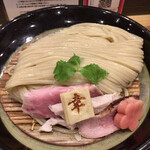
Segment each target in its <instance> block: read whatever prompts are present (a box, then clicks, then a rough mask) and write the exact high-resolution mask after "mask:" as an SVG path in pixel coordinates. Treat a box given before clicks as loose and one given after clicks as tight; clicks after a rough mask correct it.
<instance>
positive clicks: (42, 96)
mask: <svg viewBox="0 0 150 150" xmlns="http://www.w3.org/2000/svg"><path fill="white" fill-rule="evenodd" d="M84 86H88V87H89V90H90V95H91V97H96V96H100V95H102V92H101V91H100V90H99V89H98V87H97V86H95V85H91V84H83V85H77V86H69V87H60V86H50V87H44V88H40V89H36V90H32V91H31V92H28V93H26V94H25V96H24V99H23V105H22V110H23V111H24V112H25V113H27V114H29V115H31V116H33V117H42V118H50V117H56V116H55V114H54V113H53V112H52V111H51V110H50V109H49V108H48V106H49V105H54V104H57V103H60V102H61V100H60V94H61V93H65V92H68V91H72V90H75V89H77V88H80V87H84Z"/></svg>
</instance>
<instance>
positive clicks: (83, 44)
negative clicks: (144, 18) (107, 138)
mask: <svg viewBox="0 0 150 150" xmlns="http://www.w3.org/2000/svg"><path fill="white" fill-rule="evenodd" d="M142 45H143V39H142V38H140V37H138V36H136V35H133V34H130V33H128V32H127V31H125V30H123V29H120V28H117V27H113V26H109V25H100V24H94V23H82V24H77V25H73V26H71V27H69V28H65V29H63V30H60V31H58V32H56V33H52V34H49V35H47V36H45V37H42V38H40V39H39V40H37V41H36V42H34V43H31V44H30V45H29V46H28V47H27V48H26V49H25V50H24V51H22V52H21V53H20V56H19V59H18V63H17V65H16V66H15V69H14V73H13V75H12V76H11V78H10V80H9V81H8V82H7V84H6V89H7V90H8V92H9V94H10V95H11V97H13V98H14V99H16V100H18V101H20V102H22V99H23V96H24V94H25V93H26V92H28V91H30V90H32V89H36V88H40V87H43V86H50V85H78V84H83V83H87V82H88V83H90V82H89V81H88V80H87V79H86V78H85V77H83V76H82V75H81V74H80V73H79V72H77V73H75V75H74V76H73V77H72V78H71V79H70V80H69V81H66V82H63V83H58V82H57V81H56V80H55V79H54V75H53V70H54V68H55V66H56V62H57V61H59V60H66V61H67V60H68V59H69V58H70V57H71V56H73V54H74V53H75V54H76V55H78V56H80V57H81V58H84V60H83V62H82V63H81V66H85V65H89V64H91V63H95V64H98V65H99V66H100V67H101V68H103V69H105V70H107V72H109V75H108V76H107V77H106V78H105V79H104V80H101V81H100V82H99V84H98V87H99V88H100V89H101V90H102V91H103V92H104V93H114V92H121V91H122V89H123V88H125V87H127V86H128V85H129V84H130V83H131V82H132V81H133V80H134V79H135V78H136V77H137V75H138V73H139V72H141V70H142V67H143V57H144V56H143V51H142V49H141V48H142Z"/></svg>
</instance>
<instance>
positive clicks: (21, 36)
mask: <svg viewBox="0 0 150 150" xmlns="http://www.w3.org/2000/svg"><path fill="white" fill-rule="evenodd" d="M81 22H93V23H100V24H108V25H113V26H117V27H120V28H122V29H125V30H127V31H128V32H130V33H134V34H136V35H138V36H141V37H142V38H144V47H143V50H144V53H145V60H144V61H145V63H146V66H147V68H148V70H150V61H149V58H150V32H149V31H148V30H147V29H146V28H144V27H143V26H141V25H140V24H138V23H136V22H135V21H133V20H130V19H129V18H127V17H125V16H122V15H119V14H117V13H114V12H111V11H108V10H104V9H99V8H94V7H83V6H60V7H52V8H45V9H40V10H36V11H33V12H29V13H27V14H24V15H21V16H19V17H17V18H15V19H14V20H12V21H10V22H8V23H6V24H5V25H3V26H2V27H1V28H0V66H1V68H0V69H1V70H2V68H3V65H4V64H5V62H6V61H7V59H8V58H9V57H10V55H11V54H12V53H13V52H14V51H15V50H16V49H17V48H18V47H19V46H21V45H23V44H25V43H28V42H30V41H31V40H32V39H33V38H34V37H35V36H37V35H39V34H40V33H42V32H45V31H47V30H50V29H54V28H60V27H67V26H70V25H73V24H77V23H81ZM149 123H150V121H149ZM149 125H150V124H149ZM145 130H146V129H145ZM148 132H149V133H150V131H148ZM144 138H145V139H146V138H147V136H146V137H144ZM144 138H143V140H142V142H143V141H144ZM138 144H141V143H137V145H138ZM137 145H136V146H137Z"/></svg>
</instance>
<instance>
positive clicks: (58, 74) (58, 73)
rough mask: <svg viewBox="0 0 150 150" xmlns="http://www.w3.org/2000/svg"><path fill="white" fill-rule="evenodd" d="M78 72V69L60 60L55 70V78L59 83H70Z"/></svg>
mask: <svg viewBox="0 0 150 150" xmlns="http://www.w3.org/2000/svg"><path fill="white" fill-rule="evenodd" d="M76 71H77V67H76V66H75V65H73V64H71V63H68V62H65V61H63V60H60V61H58V62H57V64H56V68H55V70H54V72H53V73H54V78H55V79H56V80H58V82H64V81H68V80H69V79H70V78H71V77H72V76H73V75H74V73H75V72H76Z"/></svg>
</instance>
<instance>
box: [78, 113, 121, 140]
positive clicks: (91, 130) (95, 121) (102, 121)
mask: <svg viewBox="0 0 150 150" xmlns="http://www.w3.org/2000/svg"><path fill="white" fill-rule="evenodd" d="M114 114H115V112H113V113H111V114H109V115H106V116H104V117H103V118H99V117H93V118H90V119H87V120H84V121H82V122H80V123H78V125H77V126H78V128H79V134H80V135H82V136H83V137H85V138H100V137H104V136H107V135H109V134H111V133H113V132H115V131H117V130H119V128H118V127H117V126H115V124H114V121H113V120H114V119H113V118H114Z"/></svg>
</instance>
